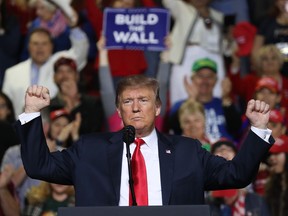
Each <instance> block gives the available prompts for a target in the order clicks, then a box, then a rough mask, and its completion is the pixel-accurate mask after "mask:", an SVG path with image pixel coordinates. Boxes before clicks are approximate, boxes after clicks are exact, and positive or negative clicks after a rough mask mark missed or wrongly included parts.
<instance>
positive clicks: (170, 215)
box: [58, 205, 210, 216]
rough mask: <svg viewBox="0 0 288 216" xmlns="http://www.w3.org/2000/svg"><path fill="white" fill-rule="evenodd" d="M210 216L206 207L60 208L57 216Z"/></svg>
mask: <svg viewBox="0 0 288 216" xmlns="http://www.w3.org/2000/svg"><path fill="white" fill-rule="evenodd" d="M135 215H136V216H210V208H209V206H208V205H169V206H101V207H100V206H99V207H98V206H97V207H60V208H59V209H58V216H135Z"/></svg>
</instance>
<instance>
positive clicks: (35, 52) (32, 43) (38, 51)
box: [28, 32, 53, 66]
mask: <svg viewBox="0 0 288 216" xmlns="http://www.w3.org/2000/svg"><path fill="white" fill-rule="evenodd" d="M28 49H29V54H30V57H31V58H32V60H33V62H34V63H35V64H37V65H40V66H41V65H43V64H44V63H45V62H46V61H47V60H48V58H49V57H50V56H51V55H52V51H53V45H52V43H51V41H50V39H49V37H48V35H46V34H45V33H42V32H35V33H34V34H32V35H31V37H30V40H29V47H28Z"/></svg>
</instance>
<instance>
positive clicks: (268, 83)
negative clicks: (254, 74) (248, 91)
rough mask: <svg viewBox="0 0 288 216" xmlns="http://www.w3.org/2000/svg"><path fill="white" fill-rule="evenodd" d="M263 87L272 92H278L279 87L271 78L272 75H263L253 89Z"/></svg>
mask: <svg viewBox="0 0 288 216" xmlns="http://www.w3.org/2000/svg"><path fill="white" fill-rule="evenodd" d="M263 88H267V89H269V90H270V91H272V92H273V93H279V92H280V91H279V87H278V82H277V81H276V80H275V79H274V78H272V77H263V78H261V79H260V80H258V82H257V84H256V87H255V91H259V90H261V89H263Z"/></svg>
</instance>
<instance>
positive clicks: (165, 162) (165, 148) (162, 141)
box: [157, 132, 175, 205]
mask: <svg viewBox="0 0 288 216" xmlns="http://www.w3.org/2000/svg"><path fill="white" fill-rule="evenodd" d="M157 136H158V149H159V162H160V175H161V189H162V201H163V205H168V204H169V200H170V194H171V187H172V177H173V172H174V170H173V167H174V158H175V156H174V154H175V151H174V148H173V145H172V142H171V140H169V139H168V137H166V136H164V135H161V134H160V133H158V132H157Z"/></svg>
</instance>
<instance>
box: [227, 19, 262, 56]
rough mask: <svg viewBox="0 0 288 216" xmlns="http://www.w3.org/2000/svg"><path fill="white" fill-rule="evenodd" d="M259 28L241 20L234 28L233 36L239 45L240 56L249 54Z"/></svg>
mask: <svg viewBox="0 0 288 216" xmlns="http://www.w3.org/2000/svg"><path fill="white" fill-rule="evenodd" d="M256 32H257V29H256V27H255V26H254V25H252V24H251V23H249V22H239V23H237V24H236V25H235V27H234V29H233V32H232V34H233V37H234V38H235V40H236V42H237V45H238V48H239V49H238V51H237V53H236V54H237V55H238V56H247V55H249V54H250V53H251V50H252V47H253V43H254V38H255V35H256Z"/></svg>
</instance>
